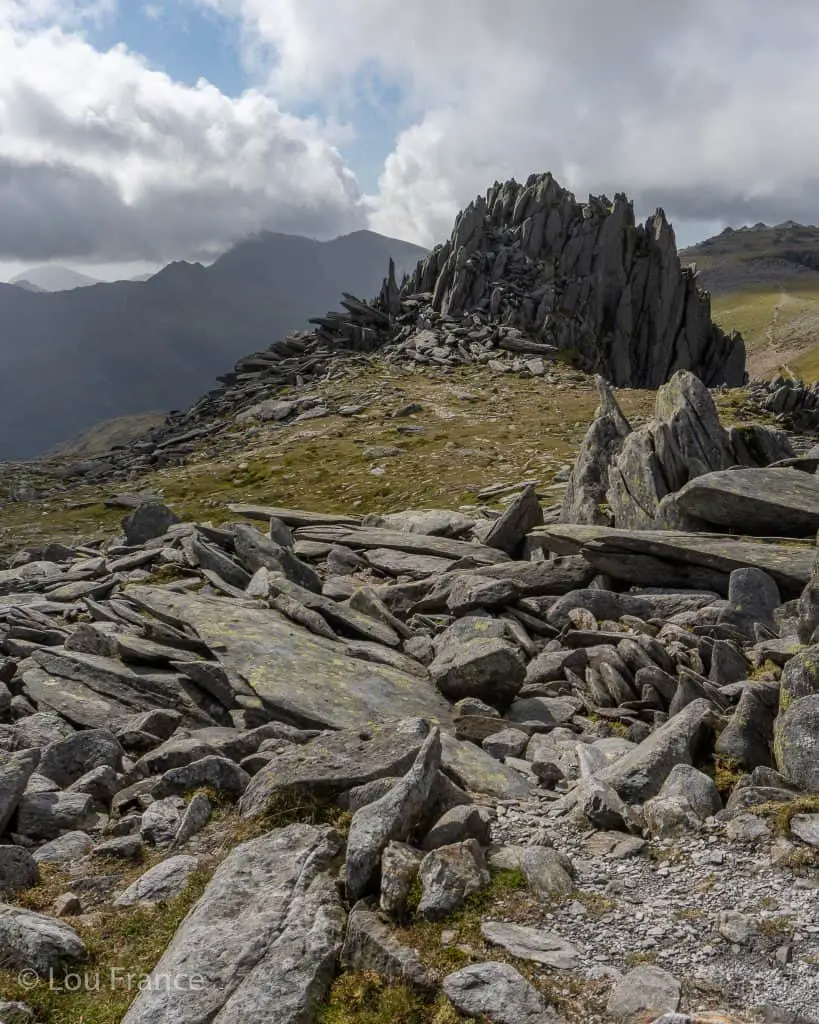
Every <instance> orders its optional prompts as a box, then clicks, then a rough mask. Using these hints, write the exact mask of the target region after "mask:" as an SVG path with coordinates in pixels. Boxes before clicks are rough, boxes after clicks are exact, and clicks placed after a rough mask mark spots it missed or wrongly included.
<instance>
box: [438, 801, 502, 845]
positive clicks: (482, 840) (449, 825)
mask: <svg viewBox="0 0 819 1024" xmlns="http://www.w3.org/2000/svg"><path fill="white" fill-rule="evenodd" d="M491 822H492V815H491V814H490V811H489V809H488V808H486V807H480V806H476V805H474V804H459V805H458V806H457V807H452V808H450V810H448V811H447V812H446V813H445V814H443V815H442V816H441V817H440V818H439V819H438V820H437V821H436V822H435V824H434V825H433V826H432V828H431V829H430V830H429V832H427V834H426V836H424V842H423V844H422V845H423V847H424V849H425V850H435V849H437V848H438V847H439V846H450V845H451V844H452V843H460V842H463V840H464V839H475V840H477V842H478V843H479V844H480V845H481V846H488V845H489V837H490V827H491Z"/></svg>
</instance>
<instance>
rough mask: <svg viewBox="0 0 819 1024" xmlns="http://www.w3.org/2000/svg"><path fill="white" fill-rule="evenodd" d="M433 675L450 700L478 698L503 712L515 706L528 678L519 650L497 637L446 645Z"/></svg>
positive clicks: (434, 665) (430, 669)
mask: <svg viewBox="0 0 819 1024" xmlns="http://www.w3.org/2000/svg"><path fill="white" fill-rule="evenodd" d="M429 672H430V675H431V676H432V679H433V681H434V682H435V685H436V686H437V687H438V689H439V690H440V692H441V693H442V694H443V695H444V696H445V697H446V698H447V699H448V700H451V701H458V700H461V699H462V698H464V697H477V698H478V699H479V700H483V701H486V703H487V704H491V705H492V706H493V707H497V708H500V709H504V708H506V707H508V706H509V704H511V702H512V701H513V700H514V698H515V695H516V694H517V693H518V691H519V690H520V688H521V686H523V680H524V677H525V675H526V669H525V668H524V666H523V663H522V661H521V660H520V658H519V656H518V654H517V651H516V650H515V648H514V647H513V646H512V645H511V644H510V643H507V642H506V641H505V640H500V639H498V638H494V637H490V638H488V639H486V640H483V639H478V640H469V641H467V642H466V643H464V644H458V645H455V644H452V645H446V646H445V647H444V648H443V649H442V650H440V651H439V653H438V654H437V655H436V657H435V659H434V661H433V662H432V663H431V664H430V666H429Z"/></svg>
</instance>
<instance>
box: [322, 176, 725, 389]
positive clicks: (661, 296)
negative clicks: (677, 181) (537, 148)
mask: <svg viewBox="0 0 819 1024" xmlns="http://www.w3.org/2000/svg"><path fill="white" fill-rule="evenodd" d="M345 300H346V301H345V306H346V308H347V310H348V314H349V315H347V314H329V315H328V316H327V317H323V318H319V319H317V320H315V321H314V322H315V323H317V324H318V325H319V328H320V331H321V332H323V333H324V334H325V335H328V336H332V335H335V336H336V337H337V338H338V340H339V341H342V340H343V338H344V336H345V335H346V337H347V340H348V341H349V342H353V343H355V342H356V341H357V342H358V346H359V347H369V346H368V344H367V339H369V343H370V344H378V343H384V342H386V341H387V340H388V338H387V337H385V328H386V327H387V317H388V316H389V317H390V318H392V317H394V316H397V315H398V314H400V313H407V312H408V304H409V305H412V304H415V305H416V306H419V304H420V306H421V308H422V309H423V307H424V305H426V309H427V310H429V309H431V310H432V312H433V313H437V314H439V315H440V316H442V317H445V318H448V319H449V320H450V321H453V320H456V319H457V318H462V317H463V316H464V314H468V313H478V314H482V315H483V316H482V319H484V318H486V319H488V320H489V321H490V322H491V323H494V324H497V325H501V326H503V327H506V328H511V329H515V330H517V331H519V332H521V333H522V334H525V335H526V336H528V338H530V339H531V338H535V339H537V341H538V342H539V343H540V344H542V345H544V346H550V347H554V348H557V349H559V350H561V351H563V352H565V353H567V354H570V355H571V357H572V358H573V360H574V361H575V363H576V365H577V366H578V367H579V368H581V369H584V370H587V371H589V372H596V373H600V374H602V375H603V376H604V377H606V378H607V379H608V380H610V381H611V382H612V383H613V384H615V385H617V386H630V387H645V388H654V387H658V386H659V385H660V384H662V383H663V382H664V381H667V380H668V379H669V378H670V377H671V376H672V375H673V374H674V373H675V372H676V371H677V370H681V369H687V370H691V371H693V372H694V373H695V374H696V375H697V376H698V377H699V378H700V379H701V380H702V381H703V382H704V383H706V384H707V385H709V386H715V385H719V384H727V385H729V386H738V385H741V384H742V383H743V382H744V380H745V345H744V342H743V340H742V337H741V336H740V335H739V334H738V333H736V332H734V333H732V334H731V335H726V334H724V333H723V332H722V331H721V330H720V328H719V327H717V326H716V325H715V324H714V323H712V321H711V302H710V297H709V295H708V293H707V292H704V291H702V290H700V289H699V288H698V287H697V284H696V281H695V278H694V272H693V270H690V269H688V268H681V267H680V260H679V257H678V255H677V247H676V243H675V239H674V232H673V230H672V228H671V225H670V224H669V223H668V221H667V220H666V218H665V213H664V212H663V211H662V210H657V212H656V213H655V214H654V215H653V216H652V217H650V218H649V219H648V221H647V222H646V224H645V225H636V224H635V221H634V209H633V206H632V204H631V202H629V200H628V199H627V198H626V197H625V196H624V195H621V194H618V195H617V196H615V199H614V202H613V203H612V202H610V201H609V200H608V199H607V198H606V197H604V196H597V197H594V196H592V197H590V198H589V202H588V203H585V204H583V203H579V202H577V201H576V199H575V197H574V196H573V195H572V193H571V192H568V191H567V190H566V189H563V188H561V187H560V185H559V184H558V183H557V182H556V181H555V180H554V178H553V177H552V176H551V174H540V175H532V176H531V177H530V178H529V179H528V180H527V182H526V184H525V185H520V184H518V183H517V182H516V181H514V180H512V181H507V182H505V183H504V184H499V183H497V182H496V183H495V184H494V185H493V186H492V188H491V189H489V191H488V192H487V195H486V197H485V198H484V197H479V198H477V199H476V200H475V201H474V202H472V203H470V204H469V206H467V207H466V209H465V210H463V211H462V212H461V213H460V214H458V217H457V218H456V220H455V227H454V230H453V232H452V235H451V237H450V239H449V241H447V242H446V243H445V244H444V245H439V246H437V247H436V248H435V249H434V250H433V251H432V252H431V253H430V254H429V255H428V256H426V257H424V258H422V259H421V260H420V262H419V263H418V265H417V267H416V269H415V271H414V272H413V273H412V274H411V275H410V277H409V278H407V279H405V280H404V281H403V282H402V285H401V287H400V289H398V288H397V287H396V285H395V283H394V282H393V281H391V280H389V279H388V280H387V281H386V282H385V286H384V289H382V293H381V296H380V297H379V299H377V300H376V301H375V303H374V304H373V305H374V306H375V307H376V310H377V311H379V312H380V313H382V314H384V316H383V317H382V318H379V317H378V315H377V313H376V311H374V312H373V315H372V316H371V317H370V318H369V319H367V316H366V312H365V310H364V309H362V308H360V307H361V304H360V303H355V302H354V301H352V302H351V301H350V300H351V297H350V296H345ZM436 323H437V322H436V320H435V317H434V316H433V317H432V319H430V318H429V316H428V315H427V316H426V321H425V319H424V316H423V315H422V316H421V317H420V319H419V323H418V326H420V327H422V328H432V327H434V326H436ZM345 324H347V325H349V327H353V326H354V325H355V324H358V325H359V326H362V325H365V326H366V327H367V328H369V329H370V330H371V332H372V333H371V334H370V335H369V336H366V335H361V334H360V333H359V334H358V335H356V334H355V331H353V330H350V329H348V327H347V326H345ZM437 325H438V326H440V324H439V323H437ZM354 335H355V336H354ZM393 340H394V339H393ZM528 350H529V351H531V352H532V353H533V354H536V351H537V346H533V345H530V346H529V349H528ZM521 351H524V350H523V349H521ZM543 351H544V354H546V352H547V351H548V350H547V349H545V348H544V350H543Z"/></svg>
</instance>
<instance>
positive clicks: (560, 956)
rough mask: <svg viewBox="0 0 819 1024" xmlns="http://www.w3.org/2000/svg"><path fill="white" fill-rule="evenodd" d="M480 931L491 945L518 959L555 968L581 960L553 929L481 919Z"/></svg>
mask: <svg viewBox="0 0 819 1024" xmlns="http://www.w3.org/2000/svg"><path fill="white" fill-rule="evenodd" d="M481 934H482V935H483V937H484V938H485V939H486V941H487V942H489V943H491V944H492V945H493V946H503V948H504V949H505V950H507V951H508V952H509V953H511V954H512V956H516V957H518V959H520V960H533V961H534V962H535V963H538V964H545V965H546V966H547V967H553V968H555V969H557V970H563V971H570V970H572V969H573V968H575V967H578V966H579V964H580V952H579V950H578V949H577V948H576V947H575V946H573V945H572V944H571V943H570V942H567V941H566V940H565V939H562V938H561V937H560V936H559V935H556V934H555V933H554V932H547V931H543V930H542V929H540V928H531V927H529V926H528V925H522V924H508V923H506V922H504V921H482V922H481Z"/></svg>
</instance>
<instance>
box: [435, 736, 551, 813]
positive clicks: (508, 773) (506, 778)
mask: <svg viewBox="0 0 819 1024" xmlns="http://www.w3.org/2000/svg"><path fill="white" fill-rule="evenodd" d="M441 767H442V768H443V770H444V771H445V772H446V774H447V775H448V776H449V777H450V778H451V779H453V780H454V781H455V782H456V783H457V784H458V785H459V786H461V787H462V788H463V789H465V790H467V791H468V792H469V793H472V794H473V795H476V796H481V795H483V796H492V797H496V798H497V799H499V800H510V799H513V798H517V797H525V796H529V795H530V793H531V786H530V785H529V783H528V782H527V781H526V779H524V777H523V776H522V775H521V774H520V773H519V772H516V771H515V769H514V768H508V767H507V766H506V765H504V764H501V763H500V761H496V760H495V758H494V757H491V756H490V755H489V754H487V753H486V751H484V750H481V749H480V747H476V746H475V744H474V743H468V742H462V741H460V740H456V739H455V738H454V737H453V736H450V735H449V734H448V733H441Z"/></svg>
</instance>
